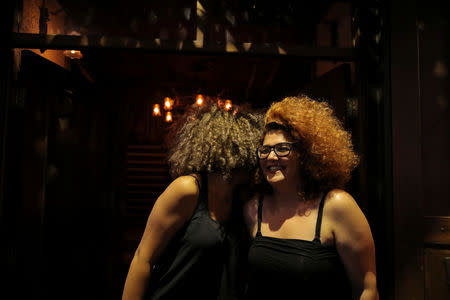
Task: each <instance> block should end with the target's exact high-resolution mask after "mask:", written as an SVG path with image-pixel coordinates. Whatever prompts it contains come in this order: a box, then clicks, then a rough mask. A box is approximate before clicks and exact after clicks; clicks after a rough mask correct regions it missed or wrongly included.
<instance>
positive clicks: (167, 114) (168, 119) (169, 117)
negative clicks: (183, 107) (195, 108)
mask: <svg viewBox="0 0 450 300" xmlns="http://www.w3.org/2000/svg"><path fill="white" fill-rule="evenodd" d="M172 120H173V119H172V113H171V112H170V111H168V112H166V122H172Z"/></svg>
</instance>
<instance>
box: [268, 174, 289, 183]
mask: <svg viewBox="0 0 450 300" xmlns="http://www.w3.org/2000/svg"><path fill="white" fill-rule="evenodd" d="M266 180H267V182H268V183H269V184H277V183H282V182H284V181H285V180H286V178H285V177H284V176H283V175H281V174H276V175H266Z"/></svg>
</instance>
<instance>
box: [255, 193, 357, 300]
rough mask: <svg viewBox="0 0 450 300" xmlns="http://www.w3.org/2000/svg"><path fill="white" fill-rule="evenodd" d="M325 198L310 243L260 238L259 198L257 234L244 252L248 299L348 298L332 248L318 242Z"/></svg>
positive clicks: (343, 274) (343, 273) (348, 290)
mask: <svg viewBox="0 0 450 300" xmlns="http://www.w3.org/2000/svg"><path fill="white" fill-rule="evenodd" d="M325 196H326V195H324V196H323V197H322V199H321V202H320V205H319V211H318V215H317V221H316V233H315V237H314V240H313V241H307V240H301V239H282V238H275V237H268V236H263V235H262V234H261V220H262V205H263V201H262V197H261V198H260V199H259V202H258V231H257V233H256V236H255V238H254V239H253V241H252V243H251V245H250V249H249V253H248V260H249V261H248V263H249V268H250V278H249V283H248V290H247V298H248V299H258V300H261V299H287V298H288V297H291V298H292V299H294V298H295V299H314V300H318V299H348V300H351V299H352V293H351V286H350V282H349V279H348V276H347V274H346V271H345V269H344V266H343V264H342V262H341V261H340V259H339V255H338V253H337V251H336V248H335V246H334V245H333V246H324V245H322V244H321V242H320V227H321V224H322V214H323V205H324V201H325Z"/></svg>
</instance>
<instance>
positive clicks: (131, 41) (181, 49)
mask: <svg viewBox="0 0 450 300" xmlns="http://www.w3.org/2000/svg"><path fill="white" fill-rule="evenodd" d="M246 44H249V43H234V44H233V45H232V46H233V47H228V46H224V45H223V44H221V45H217V44H214V43H203V45H201V46H199V44H198V43H195V41H182V40H178V41H177V40H171V41H168V40H160V39H135V38H130V37H126V36H122V37H117V36H104V35H81V36H73V35H46V36H41V35H39V34H33V33H13V34H12V47H13V48H35V49H80V50H82V49H88V48H89V49H92V48H111V49H134V50H141V51H142V50H145V51H153V52H164V53H171V52H173V53H179V54H199V55H249V56H271V57H273V56H288V57H289V56H293V57H304V58H308V59H323V60H334V61H356V60H357V59H358V56H357V53H356V51H355V49H353V48H333V47H306V46H300V45H284V44H279V43H265V44H253V45H251V47H248V45H246ZM229 49H233V50H229Z"/></svg>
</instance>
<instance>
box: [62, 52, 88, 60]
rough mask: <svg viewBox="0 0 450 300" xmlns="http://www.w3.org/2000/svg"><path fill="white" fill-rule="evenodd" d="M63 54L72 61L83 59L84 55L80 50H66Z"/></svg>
mask: <svg viewBox="0 0 450 300" xmlns="http://www.w3.org/2000/svg"><path fill="white" fill-rule="evenodd" d="M63 53H64V55H65V56H67V57H69V58H70V59H80V58H82V57H83V54H82V53H81V51H80V50H64V52H63Z"/></svg>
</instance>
